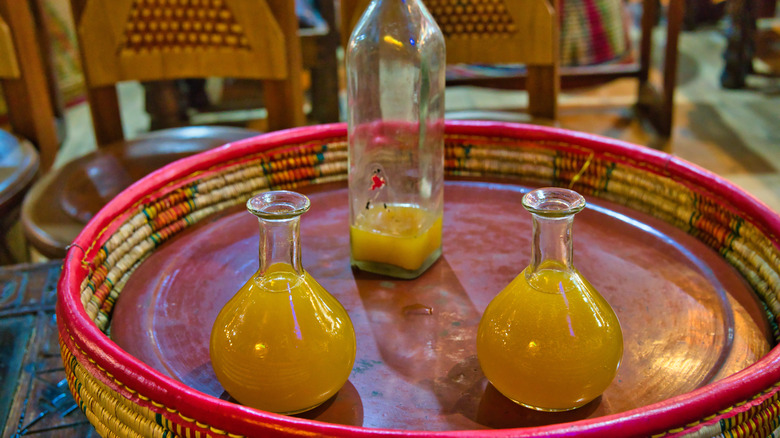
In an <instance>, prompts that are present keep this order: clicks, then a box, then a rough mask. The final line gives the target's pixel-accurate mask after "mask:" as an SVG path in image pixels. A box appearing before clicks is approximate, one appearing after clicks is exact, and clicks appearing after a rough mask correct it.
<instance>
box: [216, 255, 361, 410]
mask: <svg viewBox="0 0 780 438" xmlns="http://www.w3.org/2000/svg"><path fill="white" fill-rule="evenodd" d="M355 349H356V344H355V331H354V328H353V327H352V321H351V320H350V319H349V315H348V314H347V312H346V311H345V310H344V308H343V307H342V306H341V304H340V303H339V302H338V301H337V300H336V298H335V297H333V296H332V295H330V294H329V293H328V292H327V291H326V290H325V289H324V288H322V286H320V285H319V284H318V283H317V282H316V280H314V278H312V277H311V276H310V275H309V274H308V273H304V275H303V276H299V275H296V274H295V273H294V271H293V270H292V267H291V266H290V265H287V264H283V263H276V264H274V265H272V266H271V267H270V268H269V269H268V272H267V273H266V275H265V276H263V277H259V272H258V273H257V274H255V275H254V276H253V277H252V278H251V279H250V280H249V281H248V282H247V283H246V284H245V285H244V286H243V287H242V288H241V289H240V290H239V291H238V293H237V294H236V295H235V296H234V297H233V298H232V299H231V300H230V301H229V302H228V303H227V304H226V305H225V307H224V308H223V309H222V310H221V311H220V313H219V315H218V316H217V319H216V321H215V322H214V328H213V329H212V332H211V343H210V349H209V354H210V356H211V363H212V366H213V368H214V372H215V373H216V375H217V379H218V380H219V382H220V383H221V384H222V386H223V387H224V388H225V390H226V391H227V392H228V393H229V394H230V395H231V396H232V397H233V398H235V399H236V400H238V401H239V402H240V403H241V404H244V405H246V406H251V407H254V408H257V409H262V410H266V411H270V412H276V413H284V414H294V413H298V412H303V411H306V410H309V409H312V408H314V407H316V406H319V405H320V404H322V403H323V402H324V401H326V400H327V399H329V398H330V397H331V396H333V395H334V394H336V392H338V390H339V389H340V388H341V387H342V386H343V385H344V383H345V382H346V381H347V379H348V378H349V374H350V372H351V371H352V365H353V363H354V361H355Z"/></svg>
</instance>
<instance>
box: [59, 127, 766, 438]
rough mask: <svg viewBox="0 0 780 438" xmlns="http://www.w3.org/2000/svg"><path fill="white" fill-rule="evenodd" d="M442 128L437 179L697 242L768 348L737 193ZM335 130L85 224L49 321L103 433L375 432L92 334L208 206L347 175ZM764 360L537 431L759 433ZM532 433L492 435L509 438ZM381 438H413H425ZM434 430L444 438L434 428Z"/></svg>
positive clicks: (222, 156)
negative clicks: (212, 387)
mask: <svg viewBox="0 0 780 438" xmlns="http://www.w3.org/2000/svg"><path fill="white" fill-rule="evenodd" d="M447 130H448V134H447V138H446V169H447V172H448V174H449V175H452V176H456V175H457V176H476V177H490V178H496V177H501V178H511V179H514V180H517V181H522V182H523V183H528V184H532V185H558V186H566V187H571V188H573V189H575V190H577V191H579V192H581V193H584V194H586V195H588V196H593V197H599V198H603V199H606V200H609V201H612V202H615V203H618V204H622V205H625V206H628V207H630V208H633V209H636V210H639V211H642V212H645V213H648V214H651V215H653V216H656V217H658V218H660V219H662V220H664V221H666V222H668V223H671V224H673V225H675V226H677V227H679V228H681V229H684V230H686V231H688V232H689V233H691V234H692V235H694V236H696V237H697V238H698V239H700V240H701V241H702V242H705V243H706V244H708V245H709V246H711V247H712V248H714V249H715V250H717V251H718V252H719V253H720V254H721V255H722V256H723V257H724V258H725V259H726V260H728V261H729V262H730V263H731V264H732V265H733V266H734V267H736V268H737V269H738V270H739V272H741V273H742V275H743V276H744V277H745V279H746V280H747V281H748V282H749V283H750V284H751V286H752V287H753V288H754V290H755V292H756V293H757V295H758V296H760V297H761V300H762V302H763V303H764V304H765V307H766V313H767V316H768V318H769V320H770V321H772V322H773V323H774V324H775V325H774V337H775V340H776V341H777V340H779V339H780V333H778V330H777V324H776V322H777V317H778V315H780V303H778V293H780V274H778V271H780V250H778V242H780V238H779V237H778V236H780V218H778V217H777V215H776V214H774V213H772V212H770V211H769V210H767V209H766V208H765V207H763V206H762V205H761V204H759V203H757V202H756V201H755V200H753V199H752V198H750V197H749V196H748V195H746V194H744V193H743V192H741V191H739V190H738V189H736V188H735V187H733V186H731V185H729V184H728V183H727V182H725V181H723V180H720V179H719V178H717V177H715V176H714V175H711V174H708V173H706V172H705V171H702V170H701V169H698V168H695V167H693V166H692V165H690V164H688V163H685V162H682V161H680V160H677V159H675V158H673V157H671V156H668V155H666V154H663V153H660V152H656V151H651V150H646V149H644V148H640V147H636V146H632V145H627V144H625V143H620V142H617V141H613V140H606V139H602V138H598V137H592V136H585V135H579V134H573V133H569V132H566V131H561V130H555V129H549V128H540V127H527V126H522V125H509V124H498V123H492V124H484V123H482V124H479V123H469V122H461V123H448V126H447ZM345 136H346V127H345V126H344V125H333V126H324V127H316V128H301V129H298V130H292V131H287V132H282V133H275V134H269V135H264V136H260V137H256V138H253V139H249V140H247V141H245V142H242V143H239V144H235V145H232V147H229V148H223V149H219V150H216V151H212V152H209V153H206V154H202V155H199V156H196V157H192V158H190V159H187V160H183V161H181V162H178V163H176V164H174V167H171V168H169V169H168V170H169V171H168V172H163V173H159V174H153V175H150V176H149V177H147V179H146V180H144V181H142V183H141V184H140V185H137V186H134V187H133V188H132V189H131V192H129V193H128V192H126V193H124V194H123V195H120V197H119V198H117V199H116V200H115V201H113V202H112V204H109V206H108V207H107V208H106V209H105V210H104V211H102V212H101V214H99V215H98V216H97V217H96V218H95V219H94V220H93V221H92V222H91V223H90V224H89V225H88V226H87V229H86V231H85V233H84V234H82V236H81V237H80V239H82V240H80V241H77V242H76V245H77V246H76V247H74V248H72V249H71V250H70V252H69V255H68V258H67V259H66V262H65V268H64V275H63V278H62V280H61V282H60V298H59V302H58V325H59V327H60V336H61V347H62V357H63V361H64V363H65V367H66V370H67V373H68V381H69V384H70V389H71V391H72V392H73V394H74V397H75V398H76V400H77V401H78V403H79V405H80V407H81V408H82V409H83V410H84V411H85V413H86V414H87V416H88V418H89V419H90V421H91V422H92V423H93V424H95V427H96V428H97V430H98V431H99V432H100V433H101V434H103V435H110V436H120V437H135V436H139V437H140V436H143V437H163V436H244V435H247V436H312V435H325V434H327V435H334V434H335V435H340V434H347V435H350V436H361V435H371V434H373V433H377V432H376V431H373V432H372V430H371V429H362V428H357V427H352V426H340V425H323V423H317V422H307V421H302V420H301V419H299V418H295V419H292V418H287V417H282V419H280V418H279V416H264V413H262V412H259V411H252V410H247V409H243V408H241V407H239V406H237V405H232V404H229V403H226V402H223V401H221V400H216V399H213V398H211V397H208V396H205V395H203V394H200V393H195V392H192V391H190V392H186V391H187V388H185V387H183V385H181V384H180V383H177V382H174V381H173V380H171V379H168V378H165V377H162V376H160V375H159V374H156V373H154V372H152V371H149V370H148V369H146V368H144V365H143V364H140V363H133V358H132V357H130V356H127V355H126V353H123V352H121V350H119V349H118V348H116V346H115V345H114V344H113V343H111V341H109V340H108V338H107V337H106V336H105V334H104V333H103V332H104V331H105V330H106V328H107V327H108V323H109V322H110V320H111V312H112V308H113V304H114V302H115V300H116V298H117V297H118V296H119V294H120V293H121V291H122V288H123V286H124V284H125V283H126V281H127V279H128V278H129V277H130V276H131V275H132V274H133V270H134V268H135V267H136V266H138V264H139V263H141V262H142V261H143V260H144V259H145V258H146V257H147V256H148V255H149V254H151V253H152V252H153V251H155V248H157V247H158V246H159V245H160V244H161V243H162V242H164V241H166V240H168V239H170V238H171V237H173V236H175V235H176V234H178V233H180V232H181V231H182V230H184V229H186V228H188V227H190V226H191V225H193V224H195V223H197V222H199V221H201V220H203V219H204V218H207V217H209V216H210V215H212V214H213V213H215V212H218V211H220V210H223V209H226V208H229V207H231V206H235V205H238V204H241V203H244V202H245V201H246V200H247V199H248V198H249V197H250V196H251V195H252V194H254V193H256V192H258V191H263V190H268V189H294V188H296V187H301V186H304V185H308V184H319V183H325V182H331V181H339V180H344V179H346V174H347V149H346V137H345ZM174 170H175V171H174ZM161 175H165V178H162V177H161ZM161 178H162V179H161ZM776 350H777V349H774V350H772V351H771V352H770V353H769V355H767V356H766V357H765V358H763V359H762V360H761V361H760V362H759V363H757V364H755V365H754V366H753V367H750V368H748V369H746V370H743V371H741V372H740V373H738V375H734V376H730V377H729V378H726V379H724V380H722V381H719V382H716V383H713V384H710V385H707V387H706V388H703V390H702V391H701V392H696V393H691V394H685V395H683V396H680V397H678V398H675V399H673V400H671V401H670V402H669V403H661V404H658V405H653V406H648V407H647V408H646V409H645V408H643V409H640V410H635V411H631V412H627V413H625V415H624V414H620V415H615V416H611V417H610V418H605V419H604V420H603V421H601V420H602V419H600V418H596V419H592V420H588V421H584V422H575V423H568V424H566V425H561V427H560V428H558V429H550V428H547V429H545V430H544V432H545V433H546V434H547V435H546V436H564V435H566V436H568V435H569V434H571V433H580V434H584V435H587V436H604V435H605V434H607V433H609V432H610V431H612V432H614V431H619V433H620V434H631V435H644V436H657V437H661V436H663V437H667V436H692V437H705V436H736V437H748V436H767V435H768V434H770V433H771V432H772V431H775V430H776V429H777V427H778V414H779V413H780V401H778V400H780V394H779V391H780V387H779V386H778V382H780V353H779V352H778V351H776ZM123 354H124V355H123ZM135 362H138V361H135ZM536 431H537V430H536V429H517V430H509V431H503V432H506V433H509V434H511V433H514V434H518V435H520V434H534V433H536ZM382 432H383V433H388V434H390V435H393V434H396V435H400V434H409V435H410V436H426V432H413V431H411V432H410V431H382ZM494 432H497V431H471V432H470V433H473V435H470V436H476V437H492V436H497V435H494V434H493V433H494ZM452 435H453V436H454V435H456V433H454V432H453V433H452ZM440 436H449V435H447V433H446V432H444V433H442V435H440ZM458 436H463V435H458ZM502 436H504V435H502Z"/></svg>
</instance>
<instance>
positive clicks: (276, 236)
mask: <svg viewBox="0 0 780 438" xmlns="http://www.w3.org/2000/svg"><path fill="white" fill-rule="evenodd" d="M258 219H259V222H260V270H259V274H260V275H261V276H262V275H265V274H266V273H267V272H268V271H269V269H270V268H271V267H272V266H274V265H275V264H282V265H289V266H291V267H292V269H293V271H294V272H295V273H296V274H297V275H303V267H302V265H301V250H300V222H301V221H300V217H299V216H296V217H292V218H287V219H278V220H277V219H274V220H271V219H264V218H258Z"/></svg>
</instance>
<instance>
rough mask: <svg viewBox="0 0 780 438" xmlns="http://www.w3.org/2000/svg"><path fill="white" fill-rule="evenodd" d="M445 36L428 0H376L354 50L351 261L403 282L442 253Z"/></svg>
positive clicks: (350, 71)
mask: <svg viewBox="0 0 780 438" xmlns="http://www.w3.org/2000/svg"><path fill="white" fill-rule="evenodd" d="M445 67H446V66H445V43H444V36H443V34H442V32H441V30H440V29H439V27H438V25H437V24H436V22H435V21H434V19H433V17H431V15H430V13H429V12H428V10H427V9H426V8H425V6H424V5H423V3H422V1H421V0H373V1H372V2H371V3H370V4H369V6H368V8H367V9H366V11H365V13H364V14H363V15H362V16H361V18H360V20H359V22H358V23H357V25H356V26H355V29H354V31H353V32H352V35H351V37H350V40H349V44H348V45H347V49H346V74H347V99H348V106H347V112H348V115H347V119H348V138H349V198H350V201H349V202H350V204H349V208H350V245H351V262H352V265H354V266H356V267H357V268H359V269H361V270H364V271H369V272H375V273H379V274H385V275H390V276H394V277H399V278H414V277H417V276H419V275H420V274H422V273H423V272H425V270H426V269H428V267H430V266H431V265H432V264H433V263H434V262H435V261H436V260H437V259H438V258H439V256H440V255H441V235H442V212H443V191H444V87H445Z"/></svg>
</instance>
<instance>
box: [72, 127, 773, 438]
mask: <svg viewBox="0 0 780 438" xmlns="http://www.w3.org/2000/svg"><path fill="white" fill-rule="evenodd" d="M446 128H447V133H448V134H449V135H463V136H481V137H495V138H522V139H526V140H535V141H541V142H546V143H551V144H555V143H562V144H577V145H579V146H582V147H584V148H588V149H592V150H593V151H594V152H595V153H597V154H609V155H611V156H613V157H626V158H630V159H631V160H633V161H640V162H642V163H645V164H646V165H648V166H649V167H652V168H653V169H655V171H656V172H658V173H660V174H663V175H665V176H668V177H671V178H674V179H675V180H676V181H679V182H681V183H683V184H687V185H695V186H697V187H704V188H706V190H707V191H708V192H709V193H710V194H712V195H714V196H715V197H717V198H720V199H722V200H723V201H724V203H725V204H728V205H731V206H732V207H733V208H735V209H738V210H739V211H742V212H744V214H745V216H746V217H749V218H750V219H751V222H752V223H753V224H754V225H755V226H757V227H758V228H759V229H761V230H764V231H765V232H767V233H768V234H769V235H771V236H772V241H773V244H774V245H775V246H777V247H780V241H779V240H778V237H777V236H780V216H778V214H777V213H775V212H773V211H772V210H771V209H769V208H768V207H767V206H766V205H765V204H763V203H762V202H761V201H759V200H757V199H756V198H755V197H753V196H752V195H750V194H748V193H746V192H745V191H743V190H742V189H740V188H738V187H737V186H735V185H734V184H732V183H730V182H729V181H727V180H725V179H724V178H721V177H719V176H717V175H715V174H713V173H712V172H709V171H707V170H705V169H702V168H700V167H698V166H696V165H694V164H692V163H690V162H687V161H685V160H682V159H679V158H676V157H673V156H671V155H669V154H666V153H664V152H660V151H656V150H653V149H649V148H646V147H643V146H637V145H633V144H630V143H626V142H623V141H619V140H614V139H609V138H605V137H601V136H598V135H591V134H583V133H577V132H573V131H568V130H563V129H557V128H548V127H541V126H531V125H523V124H514V123H503V122H474V121H447V126H446ZM345 137H346V125H345V124H330V125H320V126H310V127H303V128H295V129H290V130H285V131H277V132H273V133H269V134H263V135H260V136H257V137H253V138H249V139H246V140H241V141H238V142H235V143H232V144H228V145H225V146H222V147H220V148H217V149H213V150H210V151H207V152H204V153H201V154H198V155H195V156H192V157H189V158H185V159H183V160H179V161H177V162H176V163H175V165H169V166H166V167H164V168H163V169H160V170H158V171H156V172H154V173H152V174H149V175H147V176H146V177H144V178H143V179H141V180H140V181H138V182H137V183H135V184H133V185H132V186H131V187H129V188H128V189H126V190H125V191H123V192H122V193H121V194H120V195H119V196H117V197H116V198H115V199H113V200H112V201H111V202H109V203H108V204H107V205H106V206H105V207H104V208H103V209H102V210H101V211H100V212H99V213H98V214H97V215H96V216H95V217H94V218H93V219H92V220H91V221H90V222H89V223H88V224H87V225H86V227H85V228H84V230H83V231H82V232H81V234H79V236H78V237H77V239H76V241H75V242H74V245H73V246H72V247H71V248H70V249H69V251H68V254H67V256H66V259H65V262H64V266H63V273H62V276H61V278H60V281H59V284H58V286H59V294H58V304H57V320H58V325H59V326H60V330H61V332H63V336H65V332H64V329H67V334H68V335H69V336H71V337H72V338H73V339H72V340H71V339H65V342H66V343H67V344H72V343H73V342H75V343H76V344H77V345H78V347H79V349H81V350H82V351H83V352H84V353H85V354H86V355H87V356H88V357H89V358H91V359H92V360H94V362H95V363H96V364H97V365H98V366H99V367H101V368H102V369H104V370H105V371H106V372H108V373H110V374H111V375H112V376H113V378H114V379H115V380H117V381H119V382H122V384H123V385H125V386H127V387H129V388H132V389H133V390H135V391H138V392H139V393H140V394H142V395H144V396H145V397H148V398H150V399H151V400H153V401H155V402H157V403H161V404H163V405H164V406H166V407H172V406H175V407H176V409H177V410H178V411H179V412H180V413H181V414H183V415H185V416H187V417H190V418H195V419H197V420H198V421H200V422H205V423H207V424H208V425H209V426H212V427H216V428H218V429H223V430H224V429H229V430H231V432H232V433H240V434H245V435H252V433H253V431H254V432H255V433H256V432H257V431H258V430H260V428H261V426H262V425H266V426H267V425H276V426H281V427H284V428H288V429H294V428H299V429H300V430H301V431H308V432H314V433H321V434H328V435H332V434H341V435H343V436H358V435H398V436H473V437H501V436H510V435H511V436H530V435H533V436H540V435H541V436H568V435H573V434H577V435H578V436H594V437H598V436H602V435H603V434H604V433H605V432H606V431H608V430H611V431H613V432H614V431H617V430H619V433H620V434H621V435H649V434H653V433H658V432H664V431H667V430H669V429H672V428H676V427H680V425H683V424H689V423H691V422H696V421H698V420H701V419H703V418H705V417H707V416H711V415H713V414H715V413H717V412H718V411H721V410H723V409H725V408H728V407H731V406H734V405H735V404H738V403H741V402H745V401H749V400H751V399H752V398H754V397H755V396H757V395H758V394H760V393H762V392H763V391H765V390H767V389H769V388H771V387H772V386H773V385H774V384H776V383H777V382H778V381H780V347H775V348H773V349H772V350H771V351H770V352H769V353H768V354H767V355H766V356H764V357H763V358H761V359H760V360H759V361H758V362H756V363H754V364H753V365H751V366H749V367H747V368H745V369H744V370H742V371H739V372H737V373H735V374H733V375H731V376H728V377H726V378H724V379H722V380H720V381H718V382H715V383H711V384H709V385H706V386H703V387H701V388H699V389H696V390H694V391H691V392H689V393H686V394H682V395H679V396H676V397H673V398H670V399H667V400H664V401H661V402H658V403H654V404H651V405H647V406H644V407H642V408H637V409H633V410H630V411H626V412H622V413H619V414H612V415H608V416H603V417H598V418H593V419H587V420H580V421H576V422H572V423H565V424H558V425H550V426H542V427H529V428H519V429H496V430H476V431H444V432H430V431H409V430H389V429H375V428H363V427H356V426H344V425H336V424H329V423H323V422H319V421H314V420H305V419H300V418H295V417H287V416H282V415H277V414H272V413H267V412H263V411H258V410H254V409H251V408H246V407H243V406H240V405H236V404H233V403H229V402H227V401H224V400H220V399H218V398H215V397H211V396H208V395H206V394H203V393H201V392H199V391H196V390H194V389H192V388H190V387H188V386H186V385H184V384H182V383H180V382H178V381H176V380H174V379H172V378H169V377H167V376H164V375H162V374H161V373H159V372H157V371H156V370H154V369H152V368H151V367H149V366H148V365H146V364H144V363H143V362H141V361H139V360H138V359H136V358H135V357H133V356H131V355H130V354H128V353H126V352H125V351H124V350H122V349H121V348H120V347H119V346H117V345H116V344H115V343H114V342H113V341H111V340H110V339H109V338H108V337H107V336H106V335H105V334H103V333H102V332H101V331H100V330H99V329H98V328H97V326H96V325H95V324H94V323H93V322H92V321H91V320H90V319H89V317H88V316H87V313H86V311H85V310H84V308H83V306H82V304H81V299H80V290H81V283H82V281H83V279H84V278H85V275H86V268H84V267H83V266H82V263H81V261H82V259H83V257H84V250H83V249H88V248H90V247H91V245H92V243H93V242H95V241H96V240H98V239H99V238H100V237H101V235H102V234H103V231H104V230H105V229H107V228H108V227H110V226H111V224H112V223H113V222H115V220H114V219H115V218H116V217H117V216H120V215H122V213H123V212H126V211H127V210H128V209H129V208H130V207H132V206H133V205H136V204H137V202H139V201H140V200H142V199H143V198H144V196H145V194H148V193H150V192H154V191H156V190H159V189H160V188H162V187H164V186H166V184H167V182H169V181H172V180H176V179H179V178H182V177H185V176H187V175H189V174H191V173H192V172H193V171H196V170H200V169H204V168H208V167H211V166H215V165H218V164H219V163H223V162H225V161H229V160H233V159H240V158H241V157H242V156H245V155H246V154H248V153H250V152H252V153H257V152H258V151H262V150H266V149H268V148H273V147H278V146H283V145H287V144H294V143H305V142H308V141H312V142H314V141H318V140H323V139H329V138H345ZM100 243H102V242H100ZM93 250H96V249H93ZM236 420H240V421H236ZM237 426H238V427H237ZM264 430H266V431H267V429H264Z"/></svg>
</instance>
